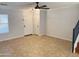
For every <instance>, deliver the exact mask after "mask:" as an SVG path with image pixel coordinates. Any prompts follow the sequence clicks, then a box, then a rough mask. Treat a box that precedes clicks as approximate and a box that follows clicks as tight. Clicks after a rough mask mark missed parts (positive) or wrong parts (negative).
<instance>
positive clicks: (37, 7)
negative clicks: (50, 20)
mask: <svg viewBox="0 0 79 59" xmlns="http://www.w3.org/2000/svg"><path fill="white" fill-rule="evenodd" d="M35 9H50V8H48V7H47V5H42V6H39V2H36V6H35Z"/></svg>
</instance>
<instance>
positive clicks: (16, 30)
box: [0, 9, 24, 41]
mask: <svg viewBox="0 0 79 59" xmlns="http://www.w3.org/2000/svg"><path fill="white" fill-rule="evenodd" d="M0 14H8V17H9V33H5V34H0V41H3V40H8V39H13V38H16V37H21V36H23V34H24V29H23V22H22V14H21V12H20V11H19V10H8V9H0Z"/></svg>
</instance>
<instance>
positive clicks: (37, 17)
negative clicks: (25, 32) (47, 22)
mask: <svg viewBox="0 0 79 59" xmlns="http://www.w3.org/2000/svg"><path fill="white" fill-rule="evenodd" d="M34 34H37V35H40V10H39V9H34Z"/></svg>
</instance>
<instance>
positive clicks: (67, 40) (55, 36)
mask: <svg viewBox="0 0 79 59" xmlns="http://www.w3.org/2000/svg"><path fill="white" fill-rule="evenodd" d="M46 35H47V36H50V37H56V38H59V39H63V40H67V41H72V39H69V38H62V37H59V36H55V35H49V34H46Z"/></svg>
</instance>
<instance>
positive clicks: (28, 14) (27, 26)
mask: <svg viewBox="0 0 79 59" xmlns="http://www.w3.org/2000/svg"><path fill="white" fill-rule="evenodd" d="M23 17H24V35H29V34H32V33H33V12H32V9H26V10H23Z"/></svg>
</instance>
